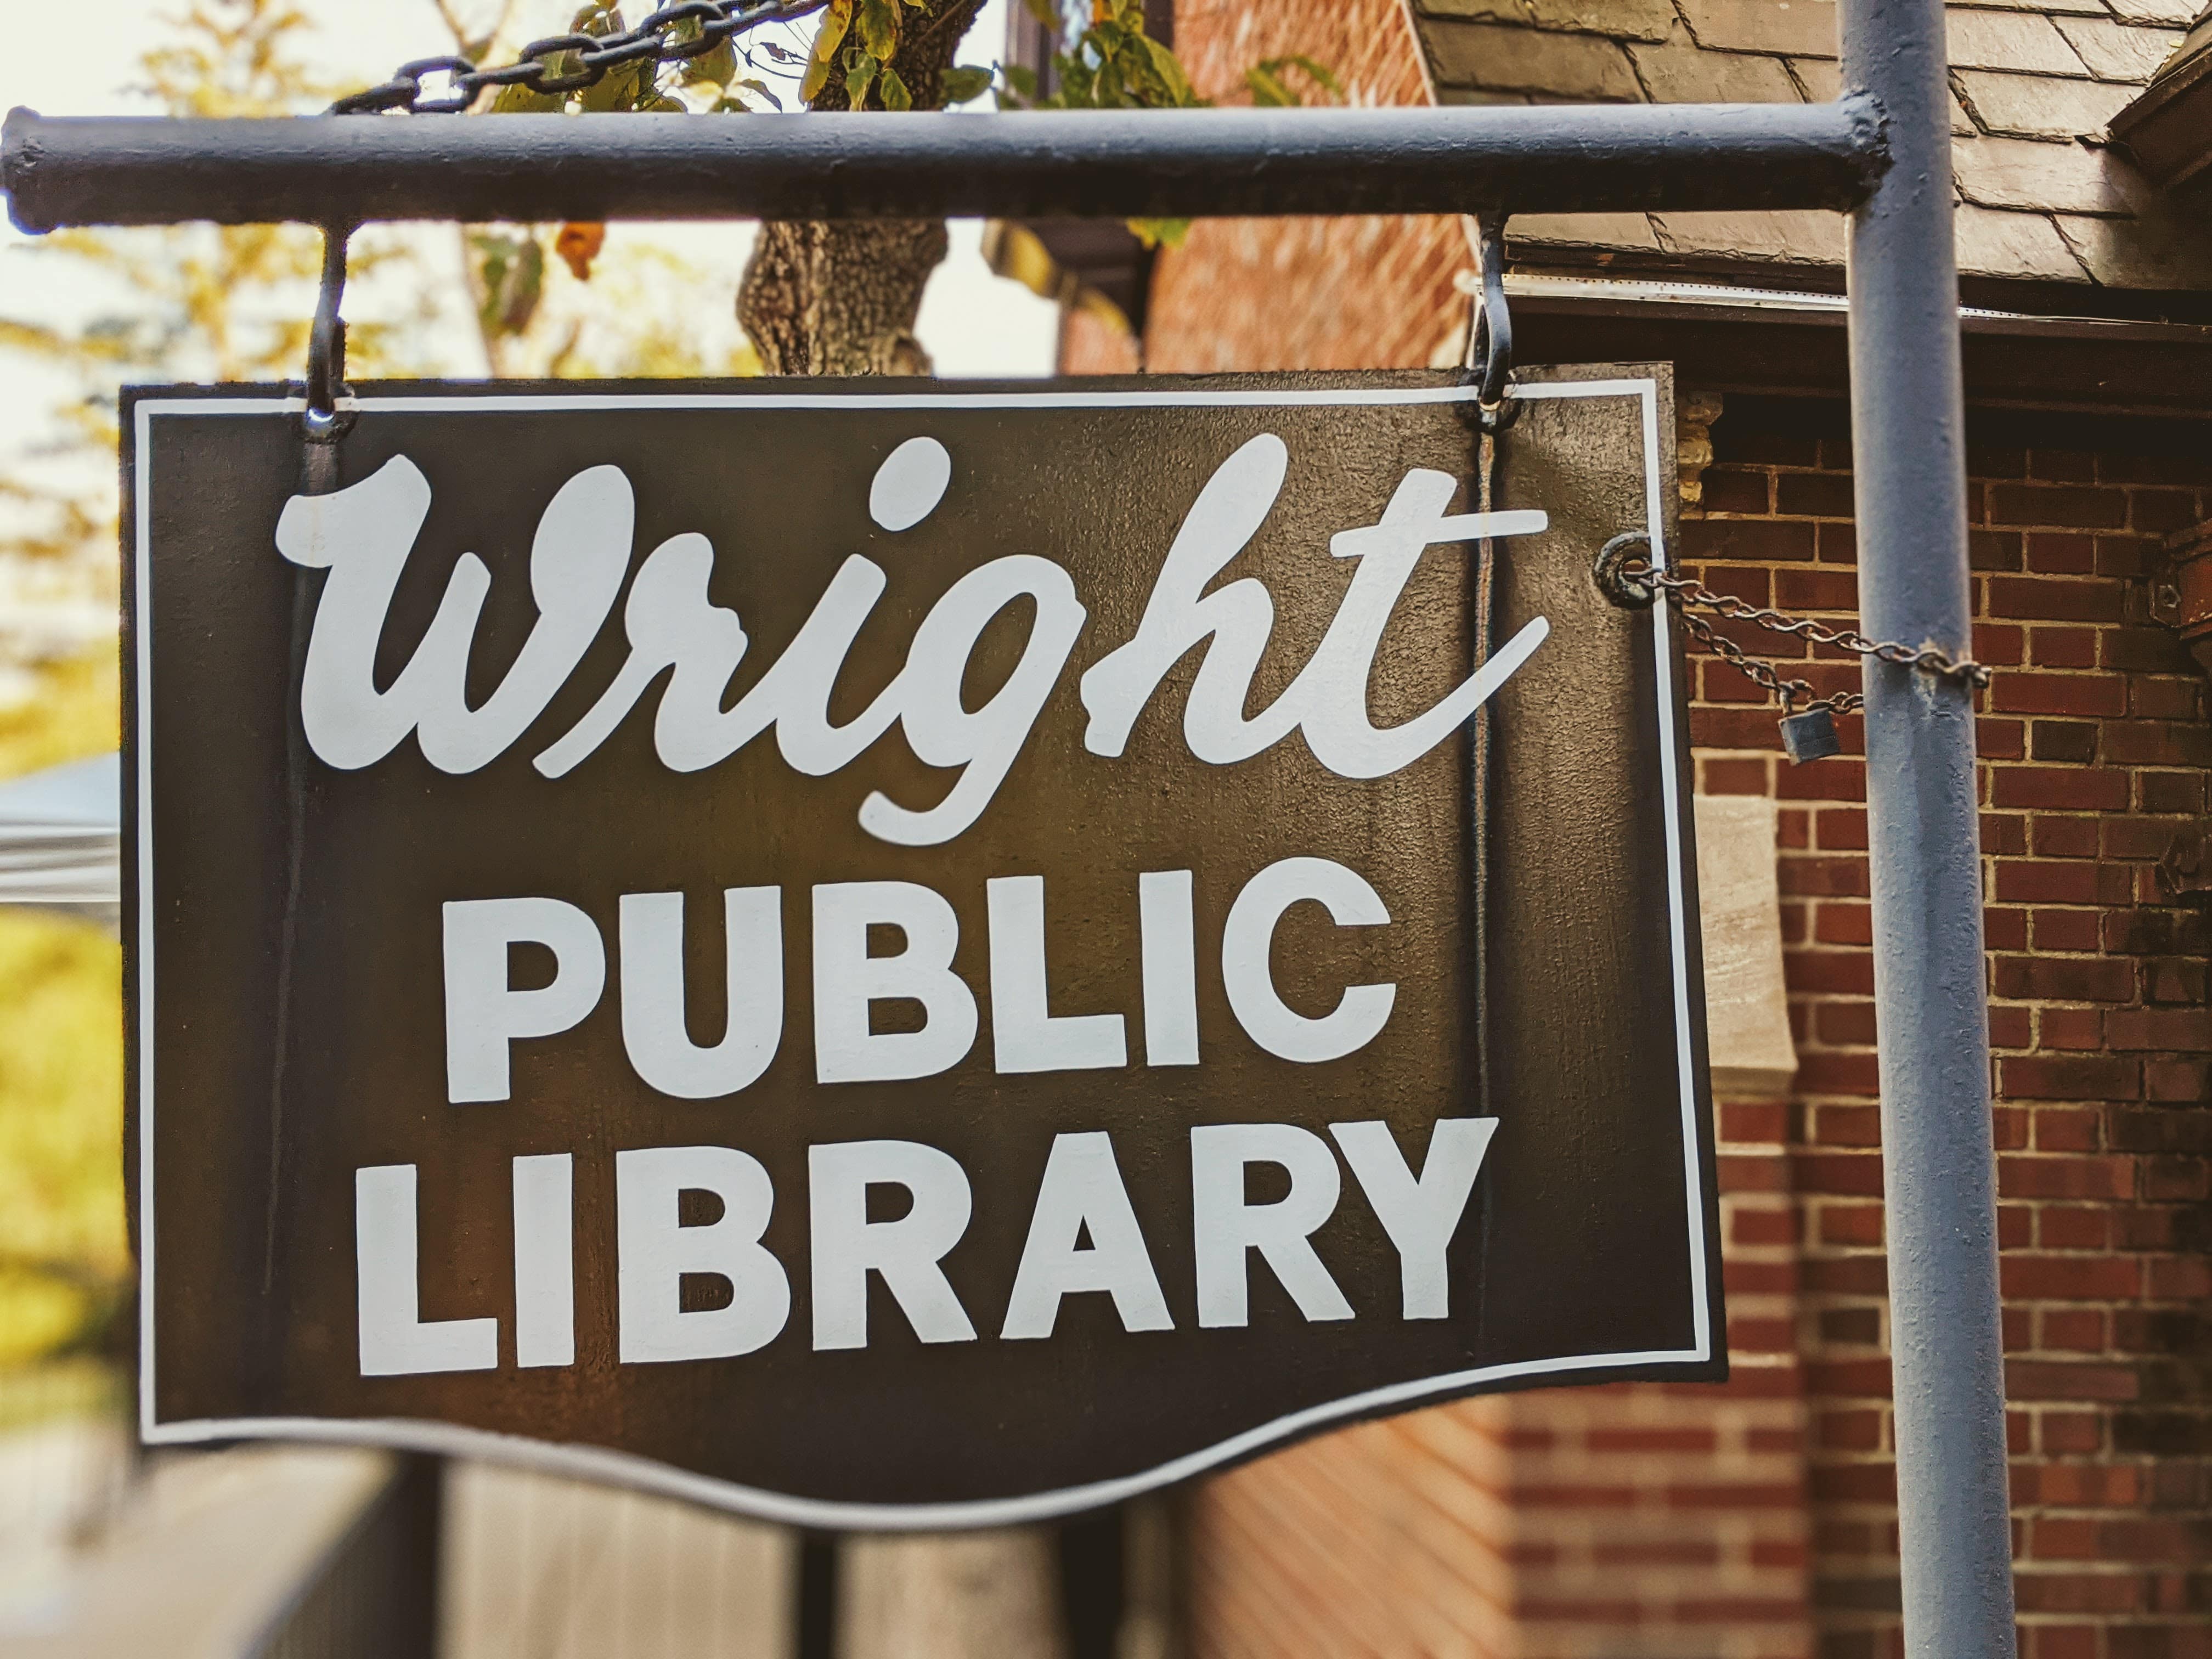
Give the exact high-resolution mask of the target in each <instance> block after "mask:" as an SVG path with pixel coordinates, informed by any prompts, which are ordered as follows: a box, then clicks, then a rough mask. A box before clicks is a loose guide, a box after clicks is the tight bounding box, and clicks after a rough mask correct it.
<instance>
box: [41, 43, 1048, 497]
mask: <svg viewBox="0 0 2212 1659" xmlns="http://www.w3.org/2000/svg"><path fill="white" fill-rule="evenodd" d="M190 3H191V0H98V5H97V15H98V33H99V37H100V41H101V43H102V49H101V50H100V52H97V53H88V52H85V50H84V42H85V33H84V31H85V25H86V18H87V15H88V14H87V12H86V10H85V9H84V8H83V7H82V5H79V4H59V3H54V0H0V27H4V29H5V32H6V36H7V39H8V41H9V50H8V52H6V53H5V54H4V55H0V108H4V107H13V106H16V105H27V106H29V107H31V108H33V109H36V110H38V111H39V112H40V113H42V114H46V115H98V114H133V113H144V112H147V109H148V105H147V102H146V100H144V99H143V96H136V95H134V94H132V93H131V89H130V83H131V81H132V79H133V77H134V76H135V73H136V70H137V58H138V55H139V53H140V52H143V50H144V49H145V48H146V47H147V46H149V45H151V44H153V43H154V42H155V41H156V40H158V39H159V38H160V35H161V24H160V21H159V20H160V19H161V17H163V16H165V15H175V14H176V13H178V12H179V11H182V10H183V9H185V7H186V6H187V5H188V4H190ZM300 3H301V9H303V10H304V11H305V12H307V14H308V15H309V16H310V17H312V18H313V20H314V21H315V24H316V28H315V31H314V33H313V34H311V35H309V36H307V37H306V38H305V40H303V41H302V42H301V45H302V47H303V52H304V55H305V56H306V57H307V58H308V59H309V61H310V63H311V64H312V66H313V68H314V69H315V70H317V71H318V72H319V74H320V75H321V76H323V77H325V78H326V79H328V80H330V81H331V82H336V83H343V84H348V85H364V86H365V85H368V84H370V83H372V82H376V81H380V80H382V79H384V78H385V76H386V75H388V74H389V73H390V71H391V70H392V68H393V67H394V66H395V65H397V64H400V63H402V62H404V61H405V60H406V59H408V58H420V57H428V56H431V55H433V54H435V53H437V52H441V51H443V50H445V49H446V46H445V43H446V40H447V35H446V33H445V28H444V26H443V25H442V24H441V22H440V21H439V19H438V16H437V14H436V12H435V9H433V7H432V5H431V3H430V0H300ZM1006 4H1007V0H987V3H986V5H985V7H984V9H983V12H982V15H981V17H980V18H979V19H978V20H977V22H976V26H975V31H974V33H972V34H970V36H969V45H968V46H967V48H966V49H965V51H964V52H963V54H962V56H963V61H967V62H971V63H979V64H988V63H990V62H992V61H994V59H996V58H999V57H1000V56H1002V55H1003V52H1004V44H1003V43H1004V41H1005V39H1006ZM483 9H485V8H484V6H483V4H482V3H481V0H479V3H478V4H477V5H476V6H473V7H464V8H463V15H465V16H467V15H471V14H472V13H475V12H480V11H482V10H483ZM647 9H649V7H648V8H647ZM632 11H633V15H638V14H637V10H636V8H635V6H633V9H632ZM572 12H573V0H523V7H522V12H521V18H520V27H517V28H514V29H513V30H511V31H510V34H509V38H510V39H511V40H518V41H519V40H524V39H526V38H528V36H529V35H531V34H535V33H553V32H555V31H556V30H558V29H560V28H562V27H565V25H566V22H567V21H568V16H569V15H571V14H572ZM58 65H66V66H67V70H66V72H65V73H58V72H57V66H58ZM980 234H981V227H980V225H978V224H977V223H975V222H972V221H969V222H956V223H955V224H954V226H953V228H952V252H951V257H950V258H948V259H947V260H946V261H945V264H944V266H943V267H942V268H941V269H940V270H939V271H938V273H937V275H936V276H935V277H934V278H933V281H932V282H931V283H930V287H929V289H928V292H927V295H926V296H925V298H924V300H923V302H922V308H921V319H920V322H919V324H918V325H917V328H916V332H917V333H918V334H919V335H920V336H921V342H922V343H923V345H924V346H925V347H926V348H927V349H928V350H929V351H930V353H931V355H932V356H933V357H934V358H935V359H936V362H937V368H938V372H939V374H949V375H982V374H1048V373H1050V372H1051V369H1052V367H1053V350H1054V337H1055V334H1056V329H1057V312H1056V309H1055V307H1053V306H1052V305H1050V304H1049V303H1048V302H1047V301H1042V300H1040V299H1038V298H1037V297H1036V295H1032V294H1030V292H1029V291H1028V290H1026V289H1023V288H1021V287H1019V286H1018V285H1017V284H1015V283H1009V282H1005V281H1002V280H1000V278H997V277H994V276H992V275H991V274H990V271H989V270H988V269H987V267H986V266H985V265H984V264H983V261H982V258H981V255H980V253H979V252H977V244H978V240H979V237H980ZM421 236H422V241H421V247H422V253H423V256H424V262H425V263H426V264H430V265H431V266H433V268H439V267H441V266H442V268H443V270H445V271H447V272H448V273H449V274H450V283H451V285H452V289H453V294H454V295H455V297H456V300H457V301H459V295H461V293H462V277H461V274H460V270H459V264H458V258H457V256H456V254H455V253H454V252H452V250H453V248H454V246H455V244H454V242H453V238H452V236H451V235H450V234H441V232H440V231H437V230H435V229H426V230H424V231H423V232H422V233H421ZM751 237H752V230H751V227H750V226H749V225H651V226H647V225H621V224H617V226H615V227H613V228H612V229H611V233H610V241H611V243H614V242H616V241H617V240H635V241H651V242H653V243H657V244H659V245H663V246H668V247H670V248H671V249H672V250H674V251H676V252H680V253H681V254H682V255H683V256H684V258H686V259H687V260H688V261H689V262H690V263H691V264H694V265H696V266H699V267H702V268H705V269H709V270H717V271H720V270H727V271H729V272H730V273H732V283H733V284H734V276H735V273H736V272H737V271H738V270H740V269H741V268H742V266H743V264H744V257H745V253H746V252H747V250H748V249H749V247H750V244H751ZM37 240H38V239H37V238H35V237H27V236H25V235H23V234H21V233H19V232H18V231H16V230H15V228H14V227H13V226H12V225H6V226H0V316H4V317H9V318H12V319H18V320H21V321H26V322H44V323H53V324H60V325H70V324H74V323H80V322H82V321H84V320H87V319H89V318H90V317H93V316H96V315H98V314H99V313H100V309H101V308H102V307H103V306H104V305H105V306H106V307H110V308H112V303H113V301H112V296H110V295H102V294H101V292H100V287H99V285H98V284H97V283H88V281H87V278H86V276H85V273H84V271H83V270H82V266H81V265H79V264H78V263H77V262H76V261H73V260H61V259H49V258H39V257H37V256H36V255H35V254H34V253H33V252H32V249H33V246H34V245H35V244H36V242H37ZM378 298H379V296H378V295H377V293H376V292H375V290H374V289H373V288H371V287H367V286H366V285H365V286H364V289H363V290H362V291H361V292H359V293H357V294H354V295H349V301H351V303H349V307H348V309H349V314H353V315H362V314H373V313H374V310H375V308H376V304H377V301H378ZM302 305H303V307H305V308H306V309H312V308H313V295H312V294H308V295H304V296H303V298H302ZM455 315H456V316H457V317H458V316H459V312H458V311H457V312H456V313H455ZM452 333H453V337H452V339H451V341H450V343H442V342H441V343H436V344H435V349H436V352H437V355H439V356H441V357H448V358H450V360H451V362H452V372H453V373H457V374H481V373H482V372H483V365H482V354H481V350H480V349H479V348H477V347H476V346H475V344H474V343H473V340H472V338H471V334H472V331H468V330H466V329H465V328H464V327H459V326H456V327H455V328H454V329H453V331H452ZM0 363H4V364H5V370H4V380H0V386H4V393H5V395H0V455H5V454H8V453H17V452H19V451H20V450H21V447H22V446H23V445H24V443H25V442H26V441H28V440H31V439H33V438H34V437H35V436H37V435H38V434H39V433H40V432H41V431H42V430H43V429H44V428H45V424H46V418H47V415H46V410H47V409H48V406H49V405H50V404H51V403H52V400H53V398H54V397H55V396H56V395H58V393H60V392H62V391H63V390H64V388H65V383H64V382H63V381H62V380H58V379H57V378H54V377H51V376H49V375H48V374H46V373H45V372H43V371H41V370H40V369H38V368H36V367H35V366H30V365H26V364H24V363H22V362H20V361H19V360H15V359H9V358H0Z"/></svg>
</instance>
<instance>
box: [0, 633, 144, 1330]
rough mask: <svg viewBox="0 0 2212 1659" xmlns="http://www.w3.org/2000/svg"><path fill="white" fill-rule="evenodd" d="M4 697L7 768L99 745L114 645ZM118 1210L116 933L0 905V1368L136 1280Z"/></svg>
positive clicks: (62, 758)
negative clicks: (26, 691) (19, 694)
mask: <svg viewBox="0 0 2212 1659" xmlns="http://www.w3.org/2000/svg"><path fill="white" fill-rule="evenodd" d="M40 682H41V684H40V692H39V695H37V696H34V697H33V698H31V699H30V700H28V701H27V702H24V703H22V704H21V705H19V706H17V707H15V708H9V709H4V710H0V775H4V776H14V775H19V774H21V773H24V772H32V771H37V770H39V769H41V768H44V767H47V766H54V765H59V764H61V763H64V762H67V761H72V760H80V759H82V758H84V757H88V756H90V755H96V754H100V753H103V752H105V751H106V750H111V749H112V748H113V747H114V746H115V744H116V738H117V731H118V723H119V718H120V715H119V708H118V688H117V671H116V661H115V656H114V653H113V650H112V647H110V648H108V649H106V650H103V651H100V652H98V653H92V654H89V655H88V656H86V657H83V658H79V659H73V660H70V661H65V662H62V663H58V664H53V665H48V666H46V667H45V668H43V669H42V670H40ZM129 1272H130V1255H129V1251H128V1249H127V1248H126V1243H125V1233H124V1215H123V958H122V949H121V947H120V945H118V944H117V942H116V940H115V939H113V938H112V937H111V936H110V935H109V934H108V933H106V932H105V931H104V930H103V929H100V928H99V927H93V926H90V925H88V924H86V923H84V922H82V921H75V920H73V919H71V918H70V917H67V916H63V915H53V914H50V913H46V912H42V911H37V910H31V909H24V908H15V907H0V1367H14V1366H20V1365H22V1364H27V1363H30V1362H33V1361H36V1360H38V1359H40V1358H44V1357H46V1356H48V1355H51V1354H53V1353H55V1352H58V1351H62V1350H65V1349H68V1348H70V1347H71V1346H76V1345H80V1344H82V1343H83V1342H85V1341H86V1340H88V1339H90V1338H91V1337H93V1336H94V1334H96V1331H97V1327H98V1326H99V1324H100V1322H101V1321H102V1320H104V1319H105V1318H106V1317H107V1316H109V1314H110V1313H111V1312H112V1310H113V1309H114V1308H115V1307H116V1306H117V1305H118V1297H119V1296H120V1295H121V1293H122V1291H123V1288H124V1286H125V1284H126V1282H127V1280H128V1278H129Z"/></svg>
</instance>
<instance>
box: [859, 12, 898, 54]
mask: <svg viewBox="0 0 2212 1659" xmlns="http://www.w3.org/2000/svg"><path fill="white" fill-rule="evenodd" d="M856 21H857V22H858V23H859V26H860V44H861V46H864V47H866V49H867V52H868V55H869V56H870V57H871V58H875V59H877V60H878V62H881V63H886V64H887V63H889V62H890V58H891V54H892V53H893V52H896V51H897V50H898V38H899V14H898V8H897V7H896V6H895V5H893V4H892V3H891V0H860V15H859V17H858V19H857V20H856Z"/></svg>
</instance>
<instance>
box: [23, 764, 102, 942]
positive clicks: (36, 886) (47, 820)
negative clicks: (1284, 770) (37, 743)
mask: <svg viewBox="0 0 2212 1659" xmlns="http://www.w3.org/2000/svg"><path fill="white" fill-rule="evenodd" d="M122 839H123V757H121V756H120V755H101V756H100V757H96V758H94V759H92V760H86V761H76V762H72V763H70V764H69V765H67V766H54V767H49V768H48V769H46V770H45V771H43V772H33V773H32V774H31V775H29V776H27V777H22V778H17V779H15V781H12V782H9V783H0V903H6V904H37V905H44V906H47V907H49V908H58V909H65V910H70V911H74V912H76V913H77V914H79V915H83V916H84V917H85V918H86V919H87V920H88V921H100V922H102V923H104V924H106V926H107V927H111V928H112V927H116V926H117V925H118V921H119V918H120V916H121V914H122V900H123V866H122Z"/></svg>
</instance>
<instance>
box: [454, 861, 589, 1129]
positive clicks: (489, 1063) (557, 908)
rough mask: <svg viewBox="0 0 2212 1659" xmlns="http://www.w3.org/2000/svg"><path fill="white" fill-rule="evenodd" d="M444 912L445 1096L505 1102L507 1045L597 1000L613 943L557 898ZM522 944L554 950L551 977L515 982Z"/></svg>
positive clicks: (550, 1030)
mask: <svg viewBox="0 0 2212 1659" xmlns="http://www.w3.org/2000/svg"><path fill="white" fill-rule="evenodd" d="M444 911H445V915H444V920H445V969H446V1098H447V1099H448V1100H450V1101H452V1102H453V1103H455V1104H456V1105H459V1104H460V1103H462V1102H464V1101H477V1100H505V1099H506V1098H507V1096H508V1094H509V1092H510V1085H509V1079H508V1064H507V1060H508V1053H507V1051H508V1048H509V1045H511V1044H512V1043H513V1042H516V1041H517V1040H518V1039H520V1038H525V1037H542V1036H555V1035H556V1034H557V1033H559V1032H562V1031H565V1030H568V1028H569V1027H570V1026H572V1025H574V1024H576V1023H577V1022H578V1021H579V1020H580V1019H582V1018H584V1016H585V1015H586V1014H588V1013H590V1012H592V1009H593V1008H595V1007H597V1006H599V994H600V993H601V992H602V991H604V990H605V989H606V983H607V953H606V946H605V945H604V944H603V943H602V942H601V940H600V939H599V928H598V927H596V926H594V925H593V923H592V919H591V918H590V917H589V916H587V915H585V914H584V913H583V912H582V911H581V910H579V909H578V908H576V907H575V906H574V905H573V904H564V903H562V902H561V901H560V900H559V899H550V898H507V899H456V900H453V901H451V902H448V903H447V905H446V906H445V907H444ZM513 945H544V946H545V947H546V948H547V949H548V950H550V951H552V952H553V977H552V979H551V981H550V982H548V983H547V984H544V985H542V986H539V987H536V988H535V989H532V990H525V991H518V990H516V989H514V988H513V985H512V984H511V983H510V981H508V978H507V964H508V957H509V953H510V948H511V947H512V946H513Z"/></svg>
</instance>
